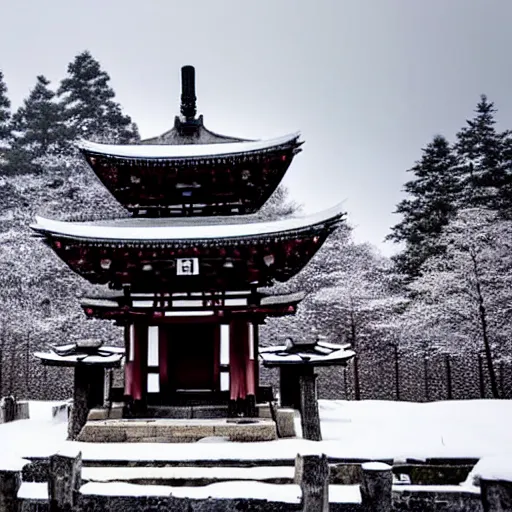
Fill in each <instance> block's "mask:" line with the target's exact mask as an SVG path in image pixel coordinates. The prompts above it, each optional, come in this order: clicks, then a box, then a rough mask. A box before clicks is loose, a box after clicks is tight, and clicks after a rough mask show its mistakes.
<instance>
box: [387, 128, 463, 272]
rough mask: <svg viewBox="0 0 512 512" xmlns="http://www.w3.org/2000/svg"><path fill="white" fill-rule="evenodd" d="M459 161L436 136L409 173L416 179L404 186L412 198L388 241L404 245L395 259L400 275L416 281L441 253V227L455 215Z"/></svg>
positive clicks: (401, 205)
mask: <svg viewBox="0 0 512 512" xmlns="http://www.w3.org/2000/svg"><path fill="white" fill-rule="evenodd" d="M456 169H457V158H456V156H455V155H454V154H453V152H452V150H451V147H450V144H449V142H448V141H447V140H446V138H445V137H443V136H441V135H436V136H435V137H434V139H433V140H432V142H430V143H429V144H428V145H427V147H426V148H424V149H423V155H422V157H421V159H420V160H419V161H417V162H416V165H415V166H414V167H412V168H411V169H409V171H408V172H410V173H412V174H413V175H414V179H413V180H411V181H409V182H407V183H406V184H405V192H407V194H408V195H409V197H407V198H406V199H404V200H402V201H401V202H400V203H399V204H398V205H397V209H396V212H395V213H398V214H400V215H402V220H401V221H400V222H399V223H398V224H396V225H395V226H394V227H392V228H391V231H392V232H391V234H390V235H388V236H387V239H388V240H392V241H393V242H398V243H405V248H404V250H403V251H402V252H401V253H399V254H398V255H396V256H395V257H394V258H393V259H394V262H395V265H396V269H397V271H398V272H400V273H402V274H405V275H407V276H409V277H410V278H414V277H416V276H417V275H418V274H419V269H420V267H421V265H422V263H423V262H424V261H425V260H426V259H427V258H428V257H430V256H432V255H434V254H438V253H439V252H441V251H442V250H443V249H442V246H440V244H439V242H438V237H439V234H440V233H441V230H442V228H443V227H444V226H445V225H446V224H447V223H448V221H449V220H450V218H451V217H452V216H453V215H454V214H455V211H456V205H457V202H458V194H459V185H458V179H457V175H456Z"/></svg>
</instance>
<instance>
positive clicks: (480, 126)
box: [455, 95, 509, 211]
mask: <svg viewBox="0 0 512 512" xmlns="http://www.w3.org/2000/svg"><path fill="white" fill-rule="evenodd" d="M475 113H476V115H475V117H474V118H473V119H471V120H467V121H466V123H467V126H465V127H464V128H462V130H461V131H460V132H459V133H458V134H457V143H456V144H455V150H456V152H457V155H458V156H459V159H460V167H459V173H460V180H461V188H462V194H461V205H460V206H461V207H463V208H471V207H484V208H491V209H493V210H500V211H502V210H503V209H504V208H505V205H504V204H503V201H502V199H503V195H502V189H503V187H504V186H505V184H506V178H507V170H506V164H505V148H506V146H505V144H506V141H507V138H508V136H509V134H508V133H507V132H503V133H499V132H498V131H497V130H496V127H495V124H496V120H495V118H494V114H495V113H496V109H495V108H494V103H492V102H489V101H488V100H487V97H486V96H485V95H482V96H481V98H480V102H479V103H478V105H477V107H476V110H475Z"/></svg>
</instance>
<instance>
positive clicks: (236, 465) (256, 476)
mask: <svg viewBox="0 0 512 512" xmlns="http://www.w3.org/2000/svg"><path fill="white" fill-rule="evenodd" d="M221 444H224V443H221ZM227 445H229V443H228V444H227ZM131 446H134V445H131ZM190 446H194V445H190ZM112 448H113V447H112ZM207 448H208V447H206V446H205V449H206V450H207ZM85 455H86V456H85V457H84V458H83V459H82V463H81V480H82V486H81V499H82V500H83V507H85V508H83V510H104V511H106V512H108V511H110V510H112V511H115V512H118V511H119V510H133V511H135V512H136V511H138V510H146V508H149V509H151V510H153V508H151V507H154V509H155V510H159V508H158V507H164V505H165V508H162V510H164V509H165V510H169V511H173V510H176V511H178V510H179V511H181V510H185V511H192V510H194V511H195V510H198V511H200V510H205V511H221V510H228V511H231V510H253V511H262V512H264V511H269V512H270V511H272V512H279V511H285V510H286V511H288V510H290V511H292V510H293V511H298V510H301V497H302V492H301V487H300V485H299V484H298V483H296V482H295V478H296V470H295V459H293V458H287V459H266V460H265V459H264V458H263V457H262V458H261V459H259V458H243V459H233V458H231V459H229V458H226V459H223V460H222V459H216V460H212V459H208V457H207V455H206V454H205V457H204V459H203V460H189V461H184V460H177V459H167V460H166V459H164V458H162V459H160V460H157V461H155V460H149V458H146V459H145V460H140V459H130V458H126V459H124V460H121V459H120V458H119V457H116V458H112V459H110V460H109V458H108V456H105V457H102V458H101V459H94V458H91V457H90V456H88V455H87V454H85ZM105 455H106V454H105ZM46 462H47V465H46V468H45V467H44V466H45V461H43V460H33V461H32V463H31V466H32V471H31V468H26V471H24V474H23V480H24V482H23V484H22V487H21V489H20V492H19V496H20V498H22V507H21V512H42V511H43V510H44V511H45V512H46V511H47V510H48V508H45V507H46V504H47V501H48V484H47V481H48V465H49V464H48V461H46ZM357 466H358V464H351V465H350V468H348V466H347V468H348V472H346V471H345V472H344V475H345V476H344V478H345V481H346V482H351V485H340V484H335V483H334V481H336V482H339V481H341V480H340V472H339V471H334V472H333V473H332V474H333V482H332V483H333V485H330V487H329V492H330V496H331V499H330V501H331V504H330V510H331V511H340V512H355V511H360V510H361V504H360V500H361V498H360V493H359V485H358V482H357V483H356V482H352V480H353V479H354V478H357V476H358V473H357V471H354V468H356V469H357ZM34 468H37V471H34ZM28 480H38V481H37V482H29V481H28Z"/></svg>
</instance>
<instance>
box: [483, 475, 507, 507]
mask: <svg viewBox="0 0 512 512" xmlns="http://www.w3.org/2000/svg"><path fill="white" fill-rule="evenodd" d="M480 492H481V495H482V505H483V508H484V512H506V511H510V510H512V482H505V481H503V480H486V479H484V478H481V479H480Z"/></svg>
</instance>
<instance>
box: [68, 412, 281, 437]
mask: <svg viewBox="0 0 512 512" xmlns="http://www.w3.org/2000/svg"><path fill="white" fill-rule="evenodd" d="M211 437H221V438H227V439H228V440H230V441H238V442H249V441H272V440H273V439H276V438H277V431H276V424H275V423H274V421H272V420H271V419H266V418H255V419H250V420H244V419H241V420H228V419H225V418H219V419H169V418H159V419H109V420H103V421H101V420H100V421H98V420H96V421H88V422H87V423H86V424H85V426H84V428H83V429H82V431H81V432H80V435H79V436H78V439H77V440H78V441H83V442H90V443H123V442H128V443H130V442H131V443H193V442H196V441H199V440H200V439H203V438H211Z"/></svg>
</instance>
